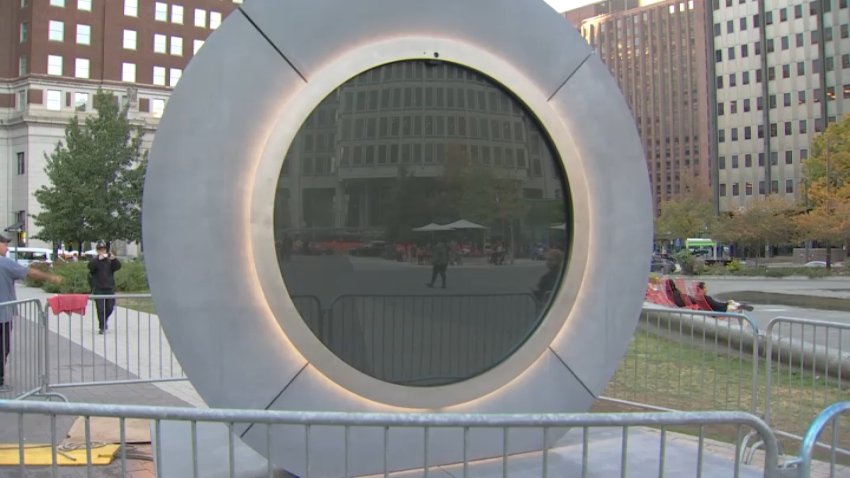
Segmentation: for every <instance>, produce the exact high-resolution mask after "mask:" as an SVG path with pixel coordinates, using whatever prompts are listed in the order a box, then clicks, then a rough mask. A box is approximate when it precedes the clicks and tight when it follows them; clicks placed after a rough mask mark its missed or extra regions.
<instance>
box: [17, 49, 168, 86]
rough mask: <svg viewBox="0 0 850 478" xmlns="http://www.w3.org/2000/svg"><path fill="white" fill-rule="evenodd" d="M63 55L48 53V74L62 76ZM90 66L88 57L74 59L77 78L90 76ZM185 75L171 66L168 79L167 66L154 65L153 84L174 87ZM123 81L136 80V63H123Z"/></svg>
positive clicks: (131, 81) (132, 81)
mask: <svg viewBox="0 0 850 478" xmlns="http://www.w3.org/2000/svg"><path fill="white" fill-rule="evenodd" d="M23 60H25V57H22V62H23ZM63 60H64V59H63V57H62V56H60V55H48V56H47V74H48V75H56V76H62V75H63V74H64V73H63V72H64V64H63V63H64V61H63ZM90 66H91V62H90V61H89V59H88V58H75V59H74V77H75V78H90V74H91V71H90ZM182 76H183V70H182V69H180V68H169V69H168V79H167V80H166V68H165V67H162V66H155V67H153V84H154V85H159V86H165V85H166V84H168V86H171V87H174V86H177V82H178V81H180V78H181V77H182ZM121 81H126V82H130V83H135V82H136V64H135V63H126V62H125V63H122V64H121Z"/></svg>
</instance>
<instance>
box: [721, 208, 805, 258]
mask: <svg viewBox="0 0 850 478" xmlns="http://www.w3.org/2000/svg"><path fill="white" fill-rule="evenodd" d="M795 212H796V209H795V208H794V205H793V204H791V203H790V202H788V201H786V200H785V199H783V198H781V197H779V196H776V195H769V196H767V197H766V198H765V199H762V200H759V201H756V202H754V203H752V204H751V205H750V206H749V207H748V208H746V209H745V210H744V211H743V212H740V213H736V214H732V215H731V216H727V217H725V218H724V219H723V220H722V221H721V223H720V227H718V228H717V232H716V234H715V235H716V237H717V239H719V240H720V241H722V242H726V243H730V244H738V245H742V246H747V247H750V248H752V249H753V250H755V251H757V255H758V253H760V251H761V250H763V249H764V247H765V246H768V245H780V244H788V243H790V242H791V241H792V240H793V239H794V237H795V235H796V232H795V224H796V223H795V222H794V220H793V218H792V217H793V215H794V214H795Z"/></svg>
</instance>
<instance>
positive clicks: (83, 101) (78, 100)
mask: <svg viewBox="0 0 850 478" xmlns="http://www.w3.org/2000/svg"><path fill="white" fill-rule="evenodd" d="M88 109H89V94H88V93H74V110H76V111H87V110H88Z"/></svg>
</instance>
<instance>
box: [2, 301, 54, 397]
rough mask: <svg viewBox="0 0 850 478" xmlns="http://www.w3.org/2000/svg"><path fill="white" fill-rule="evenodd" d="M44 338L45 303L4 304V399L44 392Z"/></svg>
mask: <svg viewBox="0 0 850 478" xmlns="http://www.w3.org/2000/svg"><path fill="white" fill-rule="evenodd" d="M43 337H44V330H43V329H42V321H41V302H39V301H38V300H36V299H29V300H16V301H10V302H3V303H0V377H2V380H0V385H3V387H2V388H0V398H6V399H9V398H24V397H27V396H29V395H32V394H34V393H36V392H38V391H39V390H40V389H41V384H42V379H43V377H42V370H43V363H44V362H43V353H42V352H43V350H42V349H43V343H42V342H43Z"/></svg>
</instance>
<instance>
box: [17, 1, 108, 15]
mask: <svg viewBox="0 0 850 478" xmlns="http://www.w3.org/2000/svg"><path fill="white" fill-rule="evenodd" d="M76 3H77V10H81V11H84V12H90V11H91V3H92V0H76ZM28 4H29V1H28V0H21V8H23V7H26V6H27V5H28ZM50 6H51V7H60V8H65V0H50Z"/></svg>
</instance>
